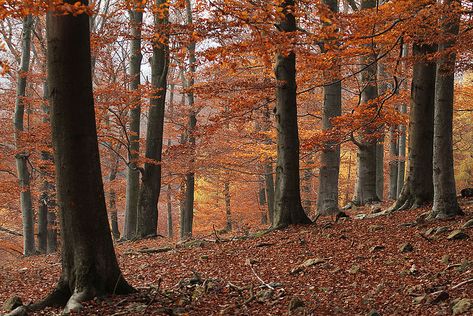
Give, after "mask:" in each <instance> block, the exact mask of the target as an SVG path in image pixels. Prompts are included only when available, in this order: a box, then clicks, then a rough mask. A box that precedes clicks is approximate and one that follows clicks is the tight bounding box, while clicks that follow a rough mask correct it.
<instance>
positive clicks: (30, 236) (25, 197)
mask: <svg viewBox="0 0 473 316" xmlns="http://www.w3.org/2000/svg"><path fill="white" fill-rule="evenodd" d="M32 28H33V17H32V16H31V15H27V16H26V17H24V18H23V31H22V39H21V61H20V69H19V70H18V79H17V86H16V102H15V116H14V122H13V123H14V126H15V146H16V150H17V154H16V156H15V158H16V170H17V173H18V183H19V187H20V202H21V213H22V221H23V254H24V255H25V256H29V255H32V254H34V252H35V243H34V220H33V206H32V202H31V189H30V173H29V171H28V163H27V160H28V153H26V152H24V151H23V148H22V147H23V141H22V140H21V138H22V133H23V131H24V126H23V122H24V113H25V104H24V103H25V98H26V80H27V77H26V76H27V73H28V71H29V69H30V53H31V31H32Z"/></svg>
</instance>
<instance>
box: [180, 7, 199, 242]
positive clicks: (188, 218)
mask: <svg viewBox="0 0 473 316" xmlns="http://www.w3.org/2000/svg"><path fill="white" fill-rule="evenodd" d="M186 15H187V25H188V26H192V25H193V19H192V4H191V1H190V0H186ZM195 47H196V44H195V42H191V43H190V44H189V45H188V47H187V49H188V53H189V69H190V78H189V80H188V81H187V82H186V83H185V86H186V89H188V91H187V101H188V103H189V108H190V112H189V123H188V127H187V142H188V143H189V145H190V146H191V161H190V171H189V172H187V173H186V192H185V202H184V208H183V211H184V212H182V213H181V239H184V238H187V237H191V236H192V223H193V221H194V191H195V188H194V186H195V173H194V170H193V168H194V161H195V158H194V155H195V135H194V131H195V127H196V125H197V117H196V113H195V109H194V92H193V91H192V89H193V88H194V75H195V71H196V57H195ZM183 82H185V80H183Z"/></svg>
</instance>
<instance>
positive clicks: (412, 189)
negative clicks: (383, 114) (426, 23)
mask: <svg viewBox="0 0 473 316" xmlns="http://www.w3.org/2000/svg"><path fill="white" fill-rule="evenodd" d="M435 51H436V47H434V46H430V45H417V44H414V47H413V53H414V57H416V58H418V59H420V60H419V61H417V62H416V63H415V64H414V69H413V78H412V85H411V107H410V108H411V109H410V113H409V157H408V168H409V169H408V175H407V179H406V181H405V183H404V185H403V187H402V190H401V192H400V194H399V197H398V199H397V201H396V203H394V205H393V206H391V207H390V210H391V211H394V210H400V209H407V208H410V207H412V208H417V207H420V206H422V205H424V204H426V203H430V202H432V199H433V195H434V192H433V191H434V188H433V183H432V181H433V180H432V170H433V169H432V168H433V167H432V155H433V149H432V148H433V137H434V133H433V132H434V131H433V128H434V96H435V73H436V65H435V62H430V61H427V60H426V55H427V54H431V53H434V52H435ZM398 183H399V182H398Z"/></svg>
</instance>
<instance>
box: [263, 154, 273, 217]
mask: <svg viewBox="0 0 473 316" xmlns="http://www.w3.org/2000/svg"><path fill="white" fill-rule="evenodd" d="M264 183H265V191H266V201H267V202H268V216H269V221H270V223H271V225H273V223H274V178H273V166H272V164H271V162H267V163H266V164H265V165H264Z"/></svg>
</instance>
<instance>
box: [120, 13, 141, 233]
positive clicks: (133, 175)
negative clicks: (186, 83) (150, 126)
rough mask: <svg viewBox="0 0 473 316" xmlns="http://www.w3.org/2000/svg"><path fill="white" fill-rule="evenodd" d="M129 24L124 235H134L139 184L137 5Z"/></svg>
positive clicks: (131, 14) (139, 23)
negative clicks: (129, 103)
mask: <svg viewBox="0 0 473 316" xmlns="http://www.w3.org/2000/svg"><path fill="white" fill-rule="evenodd" d="M129 15H130V24H131V37H132V39H131V43H130V70H129V73H130V77H131V82H130V91H131V92H132V93H134V96H133V99H132V105H131V109H130V112H129V117H130V125H129V133H128V138H129V142H130V144H129V146H130V148H129V153H128V160H129V166H128V168H127V179H126V180H127V181H126V209H125V223H124V227H123V238H124V239H128V240H130V239H133V238H135V237H136V226H137V216H138V195H139V189H140V188H139V187H140V179H139V176H140V172H139V171H138V165H137V160H138V158H139V151H140V118H141V96H140V95H139V94H138V89H139V85H140V76H141V60H142V55H141V24H142V22H143V12H141V10H139V9H134V10H130V11H129Z"/></svg>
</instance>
